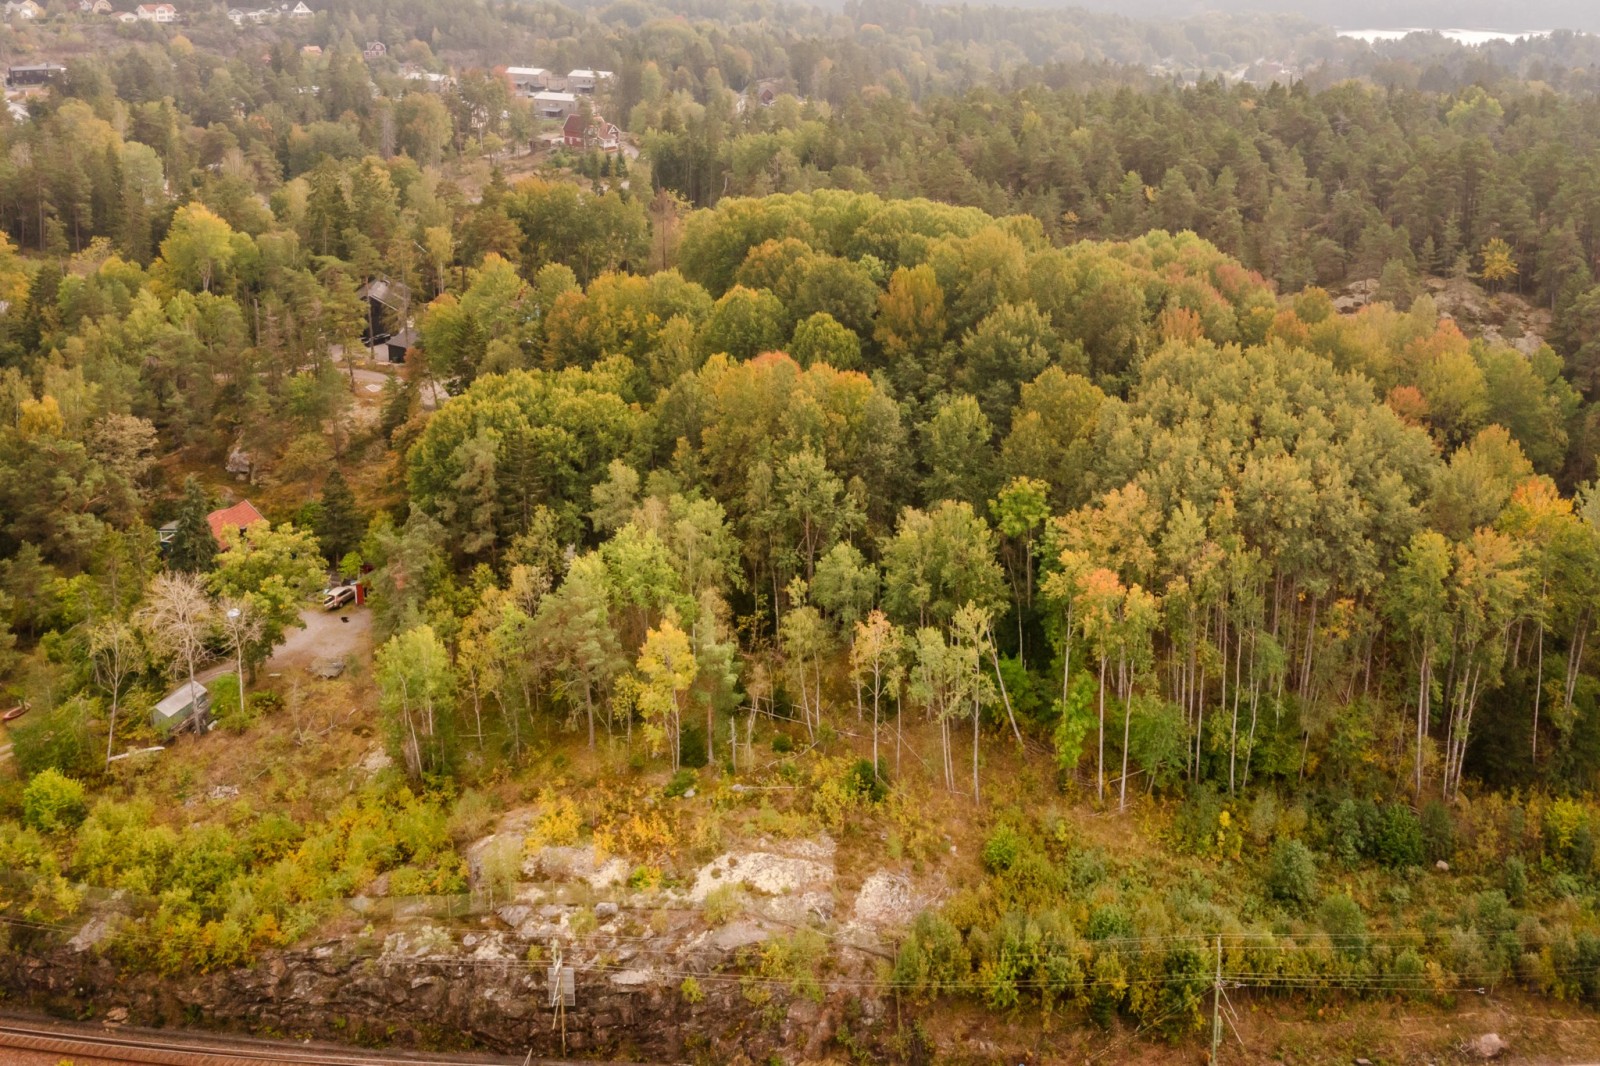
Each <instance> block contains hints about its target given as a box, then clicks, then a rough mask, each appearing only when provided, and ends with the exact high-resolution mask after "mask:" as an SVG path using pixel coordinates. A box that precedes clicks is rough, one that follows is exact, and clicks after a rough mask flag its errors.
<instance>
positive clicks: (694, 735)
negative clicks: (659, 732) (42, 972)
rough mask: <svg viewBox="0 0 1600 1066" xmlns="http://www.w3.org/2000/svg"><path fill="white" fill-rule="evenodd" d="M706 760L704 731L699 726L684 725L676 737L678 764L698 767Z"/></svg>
mask: <svg viewBox="0 0 1600 1066" xmlns="http://www.w3.org/2000/svg"><path fill="white" fill-rule="evenodd" d="M706 762H707V760H706V731H705V730H704V729H702V728H700V727H699V726H693V725H690V726H684V727H683V733H682V735H681V736H680V737H679V738H678V765H679V766H680V767H683V766H687V767H693V768H695V769H699V768H700V767H702V766H704V765H705V764H706Z"/></svg>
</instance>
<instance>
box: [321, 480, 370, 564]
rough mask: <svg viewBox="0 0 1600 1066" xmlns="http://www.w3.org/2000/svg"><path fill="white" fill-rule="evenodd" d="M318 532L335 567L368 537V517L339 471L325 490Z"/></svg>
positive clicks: (323, 550)
mask: <svg viewBox="0 0 1600 1066" xmlns="http://www.w3.org/2000/svg"><path fill="white" fill-rule="evenodd" d="M315 528H316V533H317V540H318V542H319V543H320V544H321V545H322V554H323V556H324V557H325V558H326V559H327V560H328V561H329V562H330V563H334V564H336V565H337V563H338V562H339V560H340V559H342V558H344V557H345V555H347V554H348V553H350V552H352V551H354V550H355V549H356V547H357V546H358V545H359V544H360V543H361V538H362V537H363V536H365V535H366V532H367V520H366V517H365V516H364V515H363V514H362V513H361V511H360V509H359V508H358V507H357V506H356V498H355V495H354V494H353V493H352V492H351V491H350V486H349V485H347V484H346V483H345V480H344V475H343V474H341V473H339V470H338V468H337V467H335V468H334V471H333V473H331V474H329V475H328V480H327V481H326V482H325V483H324V484H323V486H322V508H321V511H320V513H319V514H318V515H317V521H316V527H315Z"/></svg>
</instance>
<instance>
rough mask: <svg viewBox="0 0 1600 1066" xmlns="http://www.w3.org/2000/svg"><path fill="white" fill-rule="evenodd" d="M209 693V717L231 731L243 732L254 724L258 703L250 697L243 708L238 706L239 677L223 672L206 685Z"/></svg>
mask: <svg viewBox="0 0 1600 1066" xmlns="http://www.w3.org/2000/svg"><path fill="white" fill-rule="evenodd" d="M206 689H207V691H209V692H210V693H211V717H213V718H215V719H216V720H217V724H218V725H219V726H221V727H222V728H223V729H226V730H228V731H229V732H231V733H243V732H244V731H245V730H246V729H249V728H250V727H251V726H252V725H254V724H255V721H256V718H257V716H258V715H259V713H260V711H261V707H260V705H259V704H258V703H257V702H256V701H255V700H254V699H250V700H247V701H246V702H245V706H244V709H243V710H241V709H240V707H239V679H238V677H236V676H235V675H233V674H231V673H230V674H223V675H222V676H221V677H218V678H216V679H215V680H214V681H212V682H211V684H209V685H207V686H206Z"/></svg>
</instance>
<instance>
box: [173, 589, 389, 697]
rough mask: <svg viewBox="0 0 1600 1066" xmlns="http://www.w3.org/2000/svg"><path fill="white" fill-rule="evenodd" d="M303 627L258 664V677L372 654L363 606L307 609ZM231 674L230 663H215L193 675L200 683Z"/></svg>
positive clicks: (369, 618) (369, 623) (294, 629)
mask: <svg viewBox="0 0 1600 1066" xmlns="http://www.w3.org/2000/svg"><path fill="white" fill-rule="evenodd" d="M300 621H302V622H304V623H305V628H304V629H300V628H298V627H294V626H291V627H290V628H289V631H288V632H287V633H285V634H284V640H283V643H282V644H279V645H278V646H277V647H276V648H274V649H273V650H272V656H271V657H270V658H268V659H267V661H266V662H265V663H264V664H262V667H261V674H262V676H264V677H274V676H277V675H280V674H286V673H288V672H289V671H291V670H310V669H311V666H312V664H313V663H315V662H316V661H317V660H318V659H342V660H344V661H345V662H346V663H351V662H357V661H364V660H365V659H366V658H369V657H370V656H371V655H372V612H371V611H369V610H367V609H366V608H365V607H346V608H343V609H341V610H337V611H324V610H323V609H322V608H320V607H308V608H307V609H306V610H304V611H301V612H300ZM231 673H233V663H232V662H220V663H215V664H213V665H211V666H209V667H207V668H206V669H204V670H202V671H200V672H199V673H198V674H196V675H195V678H196V680H198V681H200V682H201V683H202V684H203V683H206V682H209V681H211V680H213V679H215V678H218V677H221V676H222V675H223V674H231Z"/></svg>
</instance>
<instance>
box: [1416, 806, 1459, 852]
mask: <svg viewBox="0 0 1600 1066" xmlns="http://www.w3.org/2000/svg"><path fill="white" fill-rule="evenodd" d="M1422 854H1423V857H1424V858H1425V859H1427V861H1429V862H1449V861H1450V860H1451V859H1453V858H1455V854H1456V823H1455V820H1454V819H1453V818H1451V817H1450V808H1448V807H1446V806H1445V805H1444V804H1442V803H1440V802H1439V801H1438V800H1432V801H1430V802H1429V803H1428V804H1427V806H1425V807H1423V808H1422Z"/></svg>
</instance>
